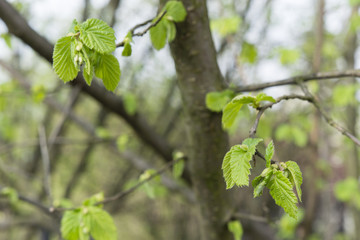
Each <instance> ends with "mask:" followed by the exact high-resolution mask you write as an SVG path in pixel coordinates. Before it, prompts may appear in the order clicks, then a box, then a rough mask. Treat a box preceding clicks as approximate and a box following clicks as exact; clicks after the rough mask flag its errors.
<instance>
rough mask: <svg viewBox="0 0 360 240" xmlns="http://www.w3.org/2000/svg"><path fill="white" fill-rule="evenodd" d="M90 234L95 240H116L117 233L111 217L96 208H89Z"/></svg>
mask: <svg viewBox="0 0 360 240" xmlns="http://www.w3.org/2000/svg"><path fill="white" fill-rule="evenodd" d="M88 209H89V212H88V216H89V218H90V221H89V222H90V234H91V236H92V237H93V238H94V239H95V240H116V239H117V232H116V227H115V224H114V221H113V219H112V217H111V216H110V215H109V214H108V213H107V212H106V211H104V210H102V209H101V208H98V207H89V208H88Z"/></svg>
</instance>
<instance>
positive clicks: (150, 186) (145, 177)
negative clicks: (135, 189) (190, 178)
mask: <svg viewBox="0 0 360 240" xmlns="http://www.w3.org/2000/svg"><path fill="white" fill-rule="evenodd" d="M150 178H151V179H150ZM138 182H143V184H142V185H141V186H140V189H141V190H143V191H144V192H145V193H146V195H147V196H148V197H149V198H150V199H155V198H157V197H161V196H164V195H165V194H166V188H165V187H164V186H163V185H162V184H161V177H160V175H158V174H157V173H156V170H155V169H147V170H146V171H144V172H143V173H142V174H141V175H140V176H139V179H138Z"/></svg>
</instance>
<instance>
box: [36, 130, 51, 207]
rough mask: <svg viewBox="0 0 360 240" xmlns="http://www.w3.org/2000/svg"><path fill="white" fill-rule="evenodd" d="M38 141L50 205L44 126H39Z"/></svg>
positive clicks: (45, 187) (48, 166)
mask: <svg viewBox="0 0 360 240" xmlns="http://www.w3.org/2000/svg"><path fill="white" fill-rule="evenodd" d="M38 131H39V143H40V150H41V158H42V160H43V169H44V189H45V192H46V194H47V196H48V198H49V202H50V205H52V202H53V199H52V194H51V182H50V181H51V180H50V157H49V151H48V146H47V141H46V133H45V128H44V126H41V127H39V129H38Z"/></svg>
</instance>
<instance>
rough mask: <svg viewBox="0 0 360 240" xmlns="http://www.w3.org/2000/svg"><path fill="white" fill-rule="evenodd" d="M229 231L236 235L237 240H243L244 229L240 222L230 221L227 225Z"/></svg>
mask: <svg viewBox="0 0 360 240" xmlns="http://www.w3.org/2000/svg"><path fill="white" fill-rule="evenodd" d="M227 227H228V229H229V231H230V232H231V233H232V234H233V235H234V239H235V240H241V238H242V235H243V228H242V225H241V223H240V221H239V220H235V221H230V222H228V224H227Z"/></svg>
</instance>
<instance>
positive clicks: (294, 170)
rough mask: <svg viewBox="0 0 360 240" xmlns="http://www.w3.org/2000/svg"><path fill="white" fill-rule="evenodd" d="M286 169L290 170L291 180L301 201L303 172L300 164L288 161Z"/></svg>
mask: <svg viewBox="0 0 360 240" xmlns="http://www.w3.org/2000/svg"><path fill="white" fill-rule="evenodd" d="M285 164H286V170H287V171H289V180H290V182H291V183H292V185H293V186H295V188H296V192H297V194H298V197H299V200H300V202H301V194H302V193H301V187H300V186H301V184H302V181H303V179H302V174H301V170H300V167H299V165H298V164H297V163H296V162H294V161H287V162H286V163H285Z"/></svg>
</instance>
